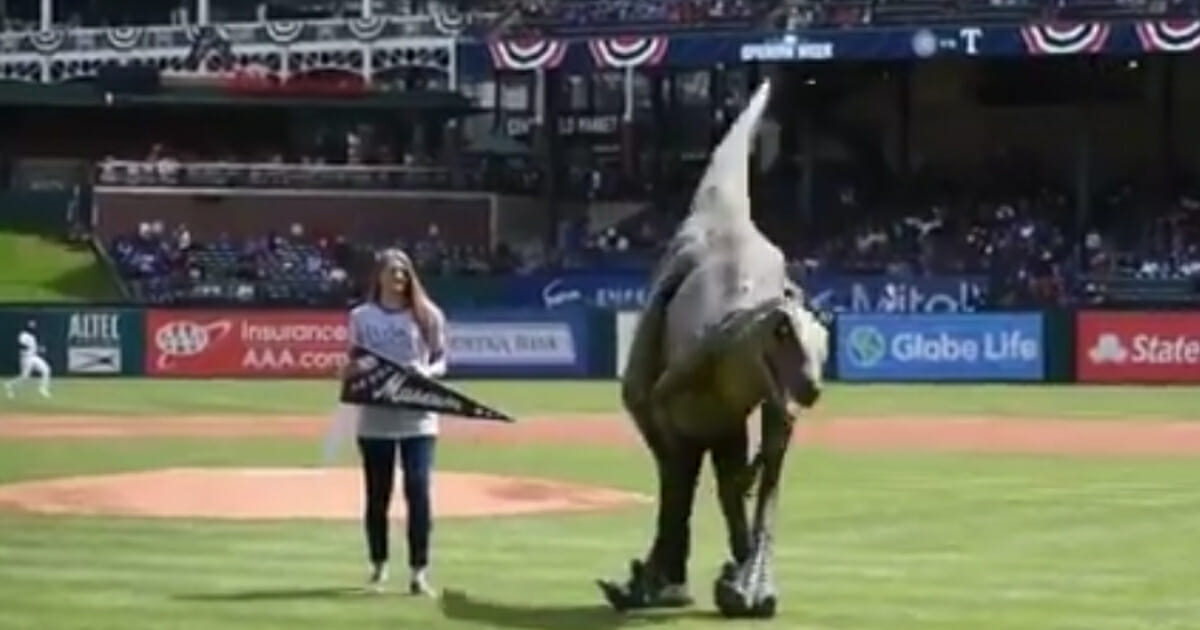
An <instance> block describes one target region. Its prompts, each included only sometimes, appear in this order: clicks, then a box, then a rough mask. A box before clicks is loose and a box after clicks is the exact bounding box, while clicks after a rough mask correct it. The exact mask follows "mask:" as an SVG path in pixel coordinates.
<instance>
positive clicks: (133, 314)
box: [0, 306, 142, 376]
mask: <svg viewBox="0 0 1200 630" xmlns="http://www.w3.org/2000/svg"><path fill="white" fill-rule="evenodd" d="M30 322H32V323H33V324H34V326H35V328H34V331H33V333H34V336H35V337H36V338H37V340H38V345H39V347H40V350H41V351H42V358H44V359H45V360H46V361H47V362H48V363H49V364H50V368H51V370H53V372H54V374H56V375H64V376H116V375H125V376H129V375H137V374H142V365H141V356H142V311H141V310H139V309H130V308H99V307H86V306H84V307H79V308H63V307H59V306H43V307H29V308H6V309H4V310H3V311H0V337H3V338H4V339H10V340H11V341H10V342H9V347H10V348H11V351H10V352H8V353H5V354H4V355H3V357H0V371H3V372H4V373H8V374H12V373H15V372H16V371H17V334H18V333H19V332H20V331H21V330H24V329H25V328H26V326H27V325H28V324H29V323H30Z"/></svg>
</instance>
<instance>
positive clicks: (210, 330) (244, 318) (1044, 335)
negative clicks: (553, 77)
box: [0, 304, 1200, 383]
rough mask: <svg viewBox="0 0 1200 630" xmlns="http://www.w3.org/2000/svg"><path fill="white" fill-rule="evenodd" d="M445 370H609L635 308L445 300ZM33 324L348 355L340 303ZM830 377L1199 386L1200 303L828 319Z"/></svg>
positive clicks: (83, 372)
mask: <svg viewBox="0 0 1200 630" xmlns="http://www.w3.org/2000/svg"><path fill="white" fill-rule="evenodd" d="M447 315H448V318H449V326H448V337H449V362H450V374H451V376H457V377H485V378H508V377H512V378H612V377H613V376H616V375H619V374H620V368H621V367H623V366H624V365H625V362H626V360H627V354H628V349H629V344H630V342H631V340H632V337H633V331H634V328H635V326H636V322H637V317H638V315H637V313H636V312H631V311H626V312H617V311H612V310H607V309H593V308H586V307H578V308H561V309H555V310H544V309H450V310H448V312H447ZM30 320H33V321H35V322H36V323H37V326H38V331H39V334H38V336H39V338H40V340H41V343H42V345H43V346H44V348H45V356H46V358H47V359H48V360H49V361H50V363H51V365H52V366H54V370H55V372H56V373H57V374H60V375H63V374H65V375H71V376H154V377H177V378H221V377H225V378H256V377H264V378H304V377H310V378H327V377H329V376H330V375H332V374H333V373H334V372H335V370H336V369H337V367H338V366H340V364H341V363H342V362H343V361H344V356H345V349H346V346H347V332H346V315H345V312H344V311H335V310H302V309H259V310H244V309H143V308H131V307H120V306H113V307H106V306H79V307H73V306H64V305H61V304H58V305H18V306H6V307H4V308H0V336H2V337H3V338H6V339H9V340H11V341H10V343H11V346H10V348H11V351H10V352H8V353H4V355H3V356H0V368H3V369H4V370H5V372H6V373H9V374H11V373H14V372H16V369H17V356H16V354H17V353H16V336H17V332H18V331H19V329H20V328H21V327H22V326H24V325H25V323H26V322H27V321H30ZM832 341H833V344H832V345H833V347H832V348H831V353H830V359H829V363H828V365H827V367H826V373H827V374H828V375H829V377H830V378H831V379H833V380H840V381H849V382H954V381H960V382H1095V383H1102V382H1110V383H1116V382H1140V383H1200V311H1112V310H1101V311H1087V310H1085V311H1072V310H1054V311H1027V312H998V313H914V314H889V313H854V314H849V313H847V314H840V315H839V316H838V317H837V319H836V321H835V324H834V329H833V334H832Z"/></svg>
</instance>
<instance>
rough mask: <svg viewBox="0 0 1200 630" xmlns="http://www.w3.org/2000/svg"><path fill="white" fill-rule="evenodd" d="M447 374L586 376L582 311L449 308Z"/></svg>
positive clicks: (585, 322) (587, 359) (586, 348)
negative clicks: (469, 309) (454, 309)
mask: <svg viewBox="0 0 1200 630" xmlns="http://www.w3.org/2000/svg"><path fill="white" fill-rule="evenodd" d="M448 319H449V323H448V324H447V331H446V345H447V346H448V347H447V362H448V368H449V369H448V371H449V373H450V376H475V377H488V378H491V377H508V376H531V377H532V376H579V377H582V376H587V374H588V371H589V369H590V357H589V331H588V318H587V314H586V313H585V312H583V311H581V310H579V309H563V310H559V311H554V312H552V313H551V312H547V311H543V310H537V311H529V310H516V311H514V310H496V311H487V310H485V311H462V312H451V313H450V314H449V316H448Z"/></svg>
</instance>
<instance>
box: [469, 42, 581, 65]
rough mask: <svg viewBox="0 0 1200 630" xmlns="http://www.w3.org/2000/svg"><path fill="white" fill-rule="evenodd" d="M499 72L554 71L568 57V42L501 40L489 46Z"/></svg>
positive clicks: (493, 62) (493, 61)
mask: <svg viewBox="0 0 1200 630" xmlns="http://www.w3.org/2000/svg"><path fill="white" fill-rule="evenodd" d="M488 51H489V52H490V53H491V55H492V66H493V67H495V68H496V69H497V70H552V69H554V68H557V67H558V65H559V64H560V63H562V60H563V57H565V56H566V55H567V42H564V41H562V40H557V39H501V40H495V41H492V42H490V43H489V44H488Z"/></svg>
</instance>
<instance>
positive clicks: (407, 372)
mask: <svg viewBox="0 0 1200 630" xmlns="http://www.w3.org/2000/svg"><path fill="white" fill-rule="evenodd" d="M350 360H351V361H352V362H353V363H354V366H353V368H354V369H353V374H352V375H351V376H350V377H349V378H348V379H346V380H345V381H344V382H343V383H342V393H341V396H340V400H341V402H344V403H351V404H356V405H370V406H379V407H404V408H408V409H422V410H425V411H434V412H438V413H445V414H449V415H452V416H460V417H463V418H480V419H483V420H501V421H504V422H516V419H514V418H513V417H512V416H509V415H508V414H506V413H503V412H500V411H497V410H495V409H492V408H491V407H488V406H487V405H483V404H481V403H479V402H476V401H475V400H472V399H471V398H470V397H468V396H466V395H465V394H461V393H459V392H457V391H455V390H453V389H451V388H449V387H447V386H445V385H443V384H441V383H439V382H437V381H435V380H433V379H431V378H429V377H427V376H424V375H423V374H419V373H417V372H415V371H413V370H411V369H409V368H406V367H403V366H401V365H397V364H396V363H394V362H392V361H390V360H388V359H386V358H384V357H381V356H379V355H377V354H375V353H373V352H371V351H370V350H367V349H365V348H354V349H353V350H352V351H351V352H350Z"/></svg>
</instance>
